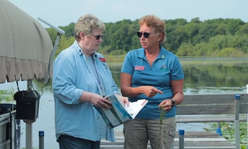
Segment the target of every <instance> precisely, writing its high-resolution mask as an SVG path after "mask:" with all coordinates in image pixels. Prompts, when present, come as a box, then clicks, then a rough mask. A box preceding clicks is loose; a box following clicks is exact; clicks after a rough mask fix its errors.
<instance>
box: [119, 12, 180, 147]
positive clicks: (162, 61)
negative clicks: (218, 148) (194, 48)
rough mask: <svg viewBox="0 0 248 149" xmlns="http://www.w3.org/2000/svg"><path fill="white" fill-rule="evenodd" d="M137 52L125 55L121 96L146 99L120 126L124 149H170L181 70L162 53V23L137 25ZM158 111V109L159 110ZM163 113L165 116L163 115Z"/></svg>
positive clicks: (145, 21) (149, 17)
mask: <svg viewBox="0 0 248 149" xmlns="http://www.w3.org/2000/svg"><path fill="white" fill-rule="evenodd" d="M139 25H140V29H139V31H138V32H137V36H138V37H139V41H140V44H141V46H142V47H141V48H139V49H135V50H131V51H129V52H128V53H127V55H126V57H125V60H124V62H123V65H122V70H121V92H122V94H123V95H124V96H127V97H129V101H130V102H133V101H137V100H139V99H147V100H148V103H147V104H146V105H145V107H144V108H143V109H142V110H141V111H140V112H139V113H138V115H137V116H136V117H135V119H133V120H131V121H128V122H127V123H125V124H124V136H125V142H124V148H125V149H146V148H147V143H148V140H150V144H151V147H152V149H171V147H172V145H173V143H174V137H175V133H176V122H175V116H176V105H178V104H180V103H181V102H182V101H183V99H184V95H183V80H184V75H183V69H182V67H181V64H180V62H179V60H178V58H177V57H176V55H174V54H173V53H171V52H169V51H168V50H166V49H164V48H163V47H162V46H161V44H162V43H164V42H165V39H166V36H165V22H164V21H163V20H162V19H160V18H158V17H156V16H154V15H147V16H144V17H142V18H141V19H140V21H139ZM159 107H161V109H160V108H159ZM165 111H166V112H165Z"/></svg>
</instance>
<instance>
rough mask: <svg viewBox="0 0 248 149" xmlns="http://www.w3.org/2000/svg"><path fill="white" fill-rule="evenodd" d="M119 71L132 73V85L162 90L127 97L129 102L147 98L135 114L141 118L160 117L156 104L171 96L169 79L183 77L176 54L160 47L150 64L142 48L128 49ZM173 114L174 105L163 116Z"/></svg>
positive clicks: (171, 115) (174, 110)
mask: <svg viewBox="0 0 248 149" xmlns="http://www.w3.org/2000/svg"><path fill="white" fill-rule="evenodd" d="M121 72H122V73H127V74H130V75H132V87H139V86H154V87H156V88H157V89H159V90H161V91H162V92H163V94H156V95H155V96H154V97H147V96H146V95H145V94H140V95H139V96H136V97H130V98H129V100H130V101H131V102H133V101H137V100H139V99H148V101H149V102H148V103H147V105H146V106H145V107H144V108H143V109H142V110H141V111H140V112H139V114H138V115H137V116H136V118H142V119H160V112H159V108H158V105H159V104H160V102H162V101H163V100H165V99H171V98H172V97H173V92H172V87H171V80H181V79H184V75H183V69H182V66H181V64H180V62H179V59H178V58H177V56H176V55H175V54H173V53H171V52H169V51H167V50H166V49H164V48H162V47H161V48H160V54H159V55H158V57H157V59H156V60H155V61H154V63H153V65H152V66H150V64H149V63H148V61H147V59H146V56H145V50H144V49H143V48H140V49H135V50H131V51H129V52H128V53H127V55H126V57H125V59H124V62H123V65H122V69H121ZM175 115H176V106H174V107H173V108H172V109H171V110H170V111H167V112H166V116H165V118H171V117H175Z"/></svg>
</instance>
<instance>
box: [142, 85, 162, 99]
mask: <svg viewBox="0 0 248 149" xmlns="http://www.w3.org/2000/svg"><path fill="white" fill-rule="evenodd" d="M142 92H143V94H145V95H146V96H147V97H153V96H155V95H156V94H157V93H159V94H163V92H162V91H161V90H158V89H157V88H155V87H153V86H142Z"/></svg>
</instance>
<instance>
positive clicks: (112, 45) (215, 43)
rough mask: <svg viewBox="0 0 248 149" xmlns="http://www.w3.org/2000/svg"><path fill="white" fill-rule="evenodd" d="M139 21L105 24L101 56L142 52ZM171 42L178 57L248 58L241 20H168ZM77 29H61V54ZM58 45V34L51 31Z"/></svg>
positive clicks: (246, 32)
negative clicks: (137, 50)
mask: <svg viewBox="0 0 248 149" xmlns="http://www.w3.org/2000/svg"><path fill="white" fill-rule="evenodd" d="M138 21H139V20H138V19H137V20H134V21H131V20H129V19H124V20H122V21H117V22H115V23H105V25H106V30H105V31H104V37H103V42H102V44H101V46H100V48H99V52H100V53H102V54H104V55H113V56H117V55H125V54H126V53H127V52H128V51H130V50H133V49H137V48H140V47H141V45H140V43H139V38H138V37H137V35H136V32H137V31H139V24H138ZM164 21H165V24H166V37H167V40H166V42H165V43H164V44H162V46H163V47H164V48H166V49H167V50H169V51H171V52H173V53H174V54H176V55H177V56H208V57H247V56H248V23H246V22H244V21H242V20H241V19H222V18H218V19H211V20H205V21H200V19H199V18H193V19H191V21H187V20H186V19H175V20H164ZM74 25H75V23H73V22H72V23H70V24H69V25H68V26H60V27H59V28H60V29H62V30H64V31H65V34H64V35H63V36H62V37H61V39H60V43H59V46H58V50H57V53H56V54H58V53H59V52H60V51H62V50H63V49H65V48H67V47H69V46H70V45H71V44H72V43H73V41H74ZM46 30H47V32H48V33H49V35H50V37H51V40H52V41H53V42H54V41H55V38H56V35H57V33H56V31H55V30H54V29H52V28H47V29H46Z"/></svg>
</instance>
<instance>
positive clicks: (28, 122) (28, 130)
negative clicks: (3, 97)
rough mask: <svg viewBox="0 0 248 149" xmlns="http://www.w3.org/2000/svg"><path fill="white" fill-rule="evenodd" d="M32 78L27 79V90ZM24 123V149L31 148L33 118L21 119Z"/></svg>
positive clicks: (29, 89)
mask: <svg viewBox="0 0 248 149" xmlns="http://www.w3.org/2000/svg"><path fill="white" fill-rule="evenodd" d="M32 87H33V85H32V80H31V79H29V80H28V81H27V90H28V91H31V90H32ZM23 121H24V122H25V123H26V149H32V138H33V137H32V123H33V122H35V120H25V119H24V120H23Z"/></svg>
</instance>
